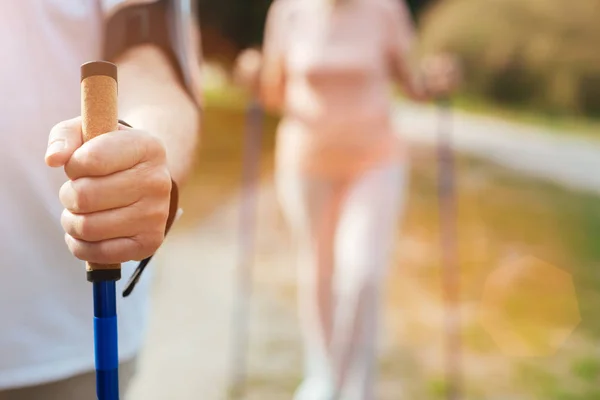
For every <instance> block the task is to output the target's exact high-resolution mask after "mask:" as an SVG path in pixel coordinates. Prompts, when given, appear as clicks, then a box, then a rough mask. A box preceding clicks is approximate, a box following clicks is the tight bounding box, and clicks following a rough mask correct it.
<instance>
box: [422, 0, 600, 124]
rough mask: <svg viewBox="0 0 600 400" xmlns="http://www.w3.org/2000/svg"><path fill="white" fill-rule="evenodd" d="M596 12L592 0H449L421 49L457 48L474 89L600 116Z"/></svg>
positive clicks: (431, 18) (432, 18)
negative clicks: (567, 0)
mask: <svg viewBox="0 0 600 400" xmlns="http://www.w3.org/2000/svg"><path fill="white" fill-rule="evenodd" d="M597 11H598V10H597V2H594V1H589V0H572V1H569V2H565V1H551V0H528V1H522V0H444V1H442V2H438V3H437V4H436V5H435V6H434V7H432V8H431V9H430V10H429V12H427V14H426V15H425V17H424V19H423V25H422V32H421V35H422V51H424V52H432V51H439V50H449V51H453V52H457V53H458V54H459V55H460V56H461V57H462V60H463V62H464V67H465V73H466V91H467V92H468V93H470V94H476V95H479V96H484V97H487V98H490V99H492V100H494V101H496V102H499V103H503V104H510V105H517V106H527V107H531V108H534V109H537V110H541V111H545V112H548V113H564V112H569V113H576V114H585V115H588V116H590V115H600V54H599V53H598V52H597V50H596V46H597V43H598V41H599V40H600V24H598V23H597V18H596V16H597Z"/></svg>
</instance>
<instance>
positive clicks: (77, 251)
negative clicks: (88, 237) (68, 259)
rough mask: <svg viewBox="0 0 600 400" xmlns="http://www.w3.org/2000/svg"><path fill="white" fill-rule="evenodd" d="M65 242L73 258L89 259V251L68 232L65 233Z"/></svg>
mask: <svg viewBox="0 0 600 400" xmlns="http://www.w3.org/2000/svg"><path fill="white" fill-rule="evenodd" d="M65 242H67V247H68V248H69V251H70V252H71V254H73V256H74V257H75V258H78V259H80V260H84V261H85V260H87V259H89V251H87V248H86V247H85V246H84V245H83V244H82V243H81V242H79V241H78V240H77V239H75V238H73V237H71V236H70V235H69V234H65Z"/></svg>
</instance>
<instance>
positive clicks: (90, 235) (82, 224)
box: [73, 215, 97, 241]
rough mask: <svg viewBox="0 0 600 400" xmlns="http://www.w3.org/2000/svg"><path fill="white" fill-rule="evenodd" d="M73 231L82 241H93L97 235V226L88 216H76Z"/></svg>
mask: <svg viewBox="0 0 600 400" xmlns="http://www.w3.org/2000/svg"><path fill="white" fill-rule="evenodd" d="M73 229H74V233H75V234H76V235H77V236H78V238H79V239H82V240H87V241H92V240H94V238H95V236H96V234H97V228H96V224H95V223H94V221H93V220H92V219H91V218H90V217H89V216H86V215H77V216H75V218H74V224H73Z"/></svg>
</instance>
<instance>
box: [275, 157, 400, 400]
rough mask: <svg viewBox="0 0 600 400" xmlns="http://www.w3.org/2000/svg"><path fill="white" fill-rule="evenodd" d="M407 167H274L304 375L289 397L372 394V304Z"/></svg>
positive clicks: (342, 399)
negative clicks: (292, 261) (340, 170)
mask: <svg viewBox="0 0 600 400" xmlns="http://www.w3.org/2000/svg"><path fill="white" fill-rule="evenodd" d="M405 181H406V171H405V167H404V166H403V165H388V166H385V167H381V168H379V169H375V170H371V171H368V172H366V173H365V174H364V175H362V176H361V177H359V178H357V179H355V180H352V181H335V180H327V179H319V178H315V177H304V176H302V175H298V174H293V173H290V172H279V173H278V176H277V189H278V195H279V201H280V203H281V206H282V209H283V212H284V215H285V217H286V219H287V220H288V223H289V225H290V227H291V229H292V233H293V236H294V239H295V242H296V245H297V249H298V280H299V282H298V283H299V287H298V289H299V302H298V304H299V314H300V318H301V325H302V331H303V337H304V345H305V346H304V347H305V377H304V382H303V383H302V385H301V386H300V388H299V389H298V391H297V393H296V397H295V399H296V400H334V399H335V400H372V399H373V398H374V384H373V376H374V370H375V368H376V365H375V358H376V339H377V329H376V328H377V325H378V308H379V302H380V295H381V289H382V286H383V285H382V284H383V279H384V276H385V273H386V270H387V265H388V263H389V257H390V251H391V249H392V248H393V245H394V240H395V236H396V235H395V233H396V228H397V226H398V219H399V217H400V211H401V209H402V208H403V203H404V197H405V196H404V190H405Z"/></svg>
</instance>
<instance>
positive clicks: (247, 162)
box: [230, 99, 263, 398]
mask: <svg viewBox="0 0 600 400" xmlns="http://www.w3.org/2000/svg"><path fill="white" fill-rule="evenodd" d="M246 112H247V114H246V129H245V135H244V136H245V137H244V154H243V160H242V201H241V208H240V230H239V232H240V235H239V255H238V256H239V260H238V266H237V274H236V279H237V281H236V288H237V290H236V291H235V296H236V297H235V303H234V307H235V308H234V310H233V321H232V322H233V323H232V325H233V344H232V349H233V351H232V364H231V383H230V388H231V390H232V393H231V394H232V395H233V397H234V398H237V397H239V396H241V394H242V393H243V392H244V390H245V384H246V374H247V359H248V354H247V353H248V337H249V335H250V332H249V324H250V311H251V310H250V305H251V299H252V266H253V264H254V254H255V253H254V250H255V233H256V213H257V195H258V181H259V179H260V166H259V163H260V150H261V144H262V131H263V110H262V107H261V105H260V103H259V102H258V101H257V100H255V99H253V100H252V101H251V102H250V105H249V106H248V109H247V111H246Z"/></svg>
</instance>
